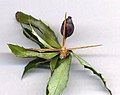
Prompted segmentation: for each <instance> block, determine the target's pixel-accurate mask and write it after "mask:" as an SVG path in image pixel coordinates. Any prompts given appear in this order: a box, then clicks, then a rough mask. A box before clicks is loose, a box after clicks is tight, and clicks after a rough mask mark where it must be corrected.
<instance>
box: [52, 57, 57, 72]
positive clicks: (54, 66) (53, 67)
mask: <svg viewBox="0 0 120 95" xmlns="http://www.w3.org/2000/svg"><path fill="white" fill-rule="evenodd" d="M58 58H59V56H55V57H54V58H52V59H51V62H50V69H51V72H53V71H54V70H55V68H56V65H57V62H58Z"/></svg>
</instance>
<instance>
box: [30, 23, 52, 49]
mask: <svg viewBox="0 0 120 95" xmlns="http://www.w3.org/2000/svg"><path fill="white" fill-rule="evenodd" d="M30 28H31V31H32V34H33V35H34V36H35V37H37V38H38V40H39V41H40V42H41V43H42V44H43V45H44V46H45V47H47V48H52V47H51V46H50V45H49V44H48V43H47V42H46V41H44V40H43V39H42V38H41V37H40V36H39V35H38V34H37V33H36V32H35V30H34V29H33V28H32V26H31V25H30Z"/></svg>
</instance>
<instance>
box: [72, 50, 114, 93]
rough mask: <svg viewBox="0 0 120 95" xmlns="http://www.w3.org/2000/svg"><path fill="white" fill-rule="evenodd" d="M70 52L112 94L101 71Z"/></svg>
mask: <svg viewBox="0 0 120 95" xmlns="http://www.w3.org/2000/svg"><path fill="white" fill-rule="evenodd" d="M72 54H73V55H74V56H75V57H76V58H77V59H78V60H79V62H80V63H81V64H82V65H83V66H84V67H85V68H87V69H90V70H91V71H92V72H93V73H94V74H95V75H97V76H98V77H99V78H100V79H101V81H102V82H103V84H104V86H105V88H106V89H107V90H108V92H109V93H110V95H112V92H111V90H110V89H109V88H108V87H107V84H106V81H105V79H104V78H103V76H102V74H101V73H98V72H97V71H96V70H95V69H94V68H93V67H92V66H91V65H90V64H89V63H88V62H86V61H85V60H84V59H82V58H81V57H79V56H78V55H76V54H75V53H74V52H72Z"/></svg>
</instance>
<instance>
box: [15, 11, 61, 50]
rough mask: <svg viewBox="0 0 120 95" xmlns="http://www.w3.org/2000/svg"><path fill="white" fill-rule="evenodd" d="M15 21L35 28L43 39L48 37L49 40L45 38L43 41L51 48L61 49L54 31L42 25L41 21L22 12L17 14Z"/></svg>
mask: <svg viewBox="0 0 120 95" xmlns="http://www.w3.org/2000/svg"><path fill="white" fill-rule="evenodd" d="M16 19H17V21H18V22H20V23H24V24H28V25H29V24H31V25H32V26H34V27H36V28H37V29H39V30H40V31H41V32H42V34H43V36H44V37H45V38H47V37H48V36H49V37H48V38H49V39H48V38H47V39H45V41H46V42H47V43H50V45H51V46H53V47H55V48H60V47H61V46H60V44H59V42H58V39H57V37H56V35H55V33H54V31H53V30H52V29H50V28H49V27H48V26H47V25H46V24H44V23H43V22H42V21H41V20H38V19H36V18H34V17H32V16H31V15H27V14H25V13H23V12H17V13H16ZM46 36H47V37H46ZM52 41H53V42H52Z"/></svg>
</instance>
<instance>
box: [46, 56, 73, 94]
mask: <svg viewBox="0 0 120 95" xmlns="http://www.w3.org/2000/svg"><path fill="white" fill-rule="evenodd" d="M71 59H72V57H71V55H69V56H68V57H67V58H66V59H62V60H60V61H59V62H58V63H59V64H60V65H59V66H58V67H57V68H56V69H55V70H54V72H53V74H52V76H51V77H50V79H49V82H48V85H47V91H46V95H60V94H61V93H62V91H63V90H64V89H65V87H66V85H67V82H68V78H69V70H70V63H71Z"/></svg>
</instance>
